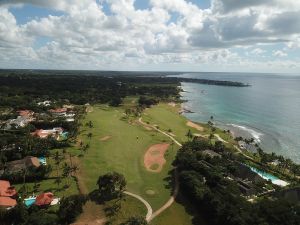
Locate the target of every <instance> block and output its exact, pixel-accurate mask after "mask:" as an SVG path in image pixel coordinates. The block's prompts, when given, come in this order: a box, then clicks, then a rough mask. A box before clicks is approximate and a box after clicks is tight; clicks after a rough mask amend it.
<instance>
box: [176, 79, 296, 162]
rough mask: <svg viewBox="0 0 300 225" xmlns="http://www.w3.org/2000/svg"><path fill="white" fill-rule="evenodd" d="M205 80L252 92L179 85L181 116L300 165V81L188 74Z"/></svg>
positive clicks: (187, 84) (186, 84) (197, 85)
mask: <svg viewBox="0 0 300 225" xmlns="http://www.w3.org/2000/svg"><path fill="white" fill-rule="evenodd" d="M180 76H181V77H187V78H206V79H213V80H230V81H240V82H243V83H249V84H250V85H251V86H250V87H224V86H209V85H202V84H195V83H182V89H183V90H184V92H182V93H181V94H182V99H184V100H187V102H186V103H184V106H185V107H186V108H188V109H190V110H191V111H193V112H194V113H186V114H185V116H186V117H188V118H189V119H191V120H193V121H196V122H197V121H198V122H207V121H208V120H209V119H210V117H211V116H213V117H214V122H215V123H216V125H217V126H218V127H221V128H223V129H226V130H227V129H230V130H231V131H232V132H233V133H234V135H235V136H244V137H247V138H250V137H253V138H255V140H256V141H257V142H258V143H259V144H260V146H261V147H262V149H263V150H264V151H266V152H275V153H277V154H280V155H283V156H285V157H288V158H290V159H292V160H293V161H295V162H298V163H300V76H292V75H280V74H252V73H186V74H182V75H180Z"/></svg>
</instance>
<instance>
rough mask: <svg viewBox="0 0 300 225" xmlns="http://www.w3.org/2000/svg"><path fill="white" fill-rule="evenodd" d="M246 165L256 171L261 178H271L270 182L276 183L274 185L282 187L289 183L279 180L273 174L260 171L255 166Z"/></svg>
mask: <svg viewBox="0 0 300 225" xmlns="http://www.w3.org/2000/svg"><path fill="white" fill-rule="evenodd" d="M247 166H248V165H247ZM248 167H249V168H250V169H251V171H253V172H255V173H257V174H258V175H259V176H261V177H262V178H263V179H265V180H271V182H272V183H273V184H276V185H278V186H282V187H284V186H287V185H288V184H289V183H288V182H286V181H283V180H280V179H279V178H278V177H275V176H273V175H272V174H269V173H266V172H264V171H261V170H259V169H257V168H254V167H252V166H248Z"/></svg>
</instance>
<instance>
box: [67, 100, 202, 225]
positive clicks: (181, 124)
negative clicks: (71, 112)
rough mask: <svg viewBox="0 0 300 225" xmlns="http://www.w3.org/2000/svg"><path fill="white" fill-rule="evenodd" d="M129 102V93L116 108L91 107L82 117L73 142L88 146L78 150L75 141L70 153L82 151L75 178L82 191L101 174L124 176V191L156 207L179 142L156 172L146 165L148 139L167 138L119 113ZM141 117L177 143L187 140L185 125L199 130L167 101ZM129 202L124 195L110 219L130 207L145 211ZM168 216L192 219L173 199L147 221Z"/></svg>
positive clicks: (164, 195) (166, 191)
mask: <svg viewBox="0 0 300 225" xmlns="http://www.w3.org/2000/svg"><path fill="white" fill-rule="evenodd" d="M134 101H135V99H134V98H130V99H126V101H125V103H126V105H125V106H123V107H118V108H114V107H109V106H106V105H96V106H94V107H93V111H92V112H90V113H88V114H87V115H86V116H85V118H84V119H83V121H82V124H83V126H82V128H81V131H80V135H79V137H78V141H82V142H83V144H89V145H90V148H89V149H88V150H87V151H86V152H85V153H83V152H81V151H80V150H79V147H78V146H74V147H73V148H72V149H71V152H72V153H73V154H74V155H83V156H82V157H81V158H80V172H79V174H80V177H79V178H80V180H81V182H82V183H83V184H84V186H85V188H86V190H88V191H89V192H90V191H92V190H94V189H96V188H97V186H96V182H97V179H98V177H99V176H100V175H102V174H105V173H107V172H111V171H116V172H119V173H121V174H123V175H124V176H125V178H126V181H127V190H128V191H130V192H132V193H135V194H138V195H140V196H141V197H143V198H144V199H145V200H146V201H148V202H149V203H150V205H151V206H152V208H153V210H154V211H155V210H157V209H159V208H160V207H161V206H162V205H163V204H164V203H165V202H167V200H168V199H169V198H170V196H171V192H172V190H171V189H172V187H171V186H170V174H169V171H171V170H172V165H171V164H172V162H173V160H174V159H175V156H176V153H177V151H178V149H179V147H178V146H176V145H171V146H170V147H169V149H168V150H167V152H166V154H165V159H166V161H167V162H166V164H165V165H164V167H163V170H162V171H161V172H160V173H153V172H149V171H147V170H146V169H145V167H144V163H143V159H144V154H145V152H146V150H147V149H148V148H149V147H150V146H152V145H153V144H158V143H163V142H166V143H170V144H171V140H170V139H169V138H168V137H166V136H164V135H163V134H161V133H159V132H157V131H155V130H149V129H146V127H143V126H142V125H141V124H139V123H138V121H137V119H138V118H130V119H125V118H124V117H125V116H124V109H125V108H126V107H129V106H130V105H133V104H134ZM142 117H143V121H145V122H149V123H150V124H156V125H158V126H159V128H160V129H161V130H163V131H168V130H169V129H171V130H172V133H173V134H174V135H175V136H174V137H175V138H176V139H177V140H178V141H180V142H183V141H186V140H187V137H186V133H187V131H188V130H189V129H191V130H192V132H194V133H199V132H198V131H197V130H195V129H194V128H190V127H187V126H186V122H187V119H185V118H184V117H182V116H180V115H179V114H178V108H177V107H172V106H169V105H167V104H159V105H158V106H154V107H152V108H151V109H147V110H145V112H144V113H143V115H142ZM89 121H92V123H93V127H92V128H90V127H89V126H86V125H85V124H86V123H87V122H89ZM88 133H92V137H91V138H89V137H88ZM133 202H136V200H134V199H132V198H129V197H128V200H127V201H126V202H124V203H123V204H122V210H121V211H120V213H119V214H118V215H116V217H115V218H114V220H115V221H120V220H124V219H125V218H126V217H127V218H128V216H129V215H132V213H129V212H134V213H135V214H137V215H142V216H145V207H144V206H143V205H141V203H138V205H137V204H136V203H135V204H134V203H133ZM137 209H139V210H137ZM174 215H176V216H175V217H174ZM174 218H177V219H174ZM169 220H170V221H174V223H172V224H175V225H176V224H178V225H183V224H186V225H190V224H191V216H190V215H188V214H187V213H186V211H185V209H184V207H183V206H181V205H180V204H178V203H175V204H174V205H173V206H172V207H170V208H169V209H168V210H166V211H165V212H164V213H162V214H161V215H160V216H158V217H157V218H156V219H155V220H154V222H153V223H151V224H164V222H165V224H166V221H169ZM163 221H164V222H163ZM113 224H115V222H114V223H113ZM116 224H117V223H116Z"/></svg>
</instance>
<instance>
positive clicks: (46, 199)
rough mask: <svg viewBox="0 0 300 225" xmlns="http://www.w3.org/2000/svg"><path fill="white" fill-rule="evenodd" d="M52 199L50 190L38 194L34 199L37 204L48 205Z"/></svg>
mask: <svg viewBox="0 0 300 225" xmlns="http://www.w3.org/2000/svg"><path fill="white" fill-rule="evenodd" d="M53 199H54V195H53V194H52V193H51V192H47V193H43V194H40V195H39V196H37V197H36V199H35V204H36V205H38V206H44V205H50V204H51V202H52V201H53Z"/></svg>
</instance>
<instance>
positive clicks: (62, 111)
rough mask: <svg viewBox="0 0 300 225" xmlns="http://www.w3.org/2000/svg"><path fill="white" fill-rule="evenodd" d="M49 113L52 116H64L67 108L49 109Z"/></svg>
mask: <svg viewBox="0 0 300 225" xmlns="http://www.w3.org/2000/svg"><path fill="white" fill-rule="evenodd" d="M49 112H50V113H51V114H52V115H53V116H66V114H67V112H68V109H67V108H57V109H50V110H49Z"/></svg>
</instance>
